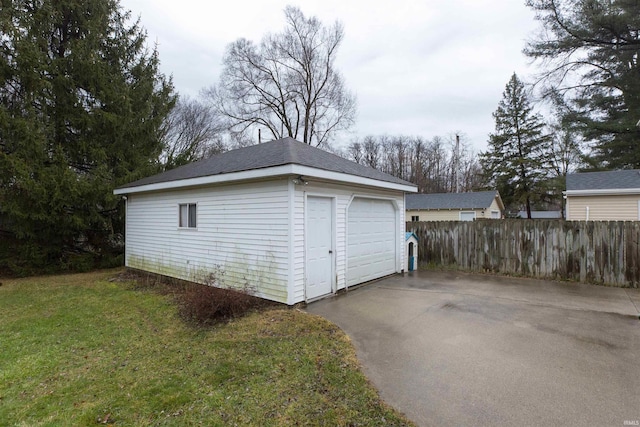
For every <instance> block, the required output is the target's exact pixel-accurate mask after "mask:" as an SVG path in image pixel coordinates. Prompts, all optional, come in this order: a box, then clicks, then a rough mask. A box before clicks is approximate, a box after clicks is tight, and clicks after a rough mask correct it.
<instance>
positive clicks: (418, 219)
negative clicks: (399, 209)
mask: <svg viewBox="0 0 640 427" xmlns="http://www.w3.org/2000/svg"><path fill="white" fill-rule="evenodd" d="M413 218H415V219H413ZM411 222H420V215H411Z"/></svg>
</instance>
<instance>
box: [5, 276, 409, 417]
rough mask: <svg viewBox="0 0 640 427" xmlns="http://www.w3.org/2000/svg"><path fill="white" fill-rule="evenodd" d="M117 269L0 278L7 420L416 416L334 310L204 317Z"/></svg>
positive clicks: (268, 310) (265, 312) (284, 310)
mask: <svg viewBox="0 0 640 427" xmlns="http://www.w3.org/2000/svg"><path fill="white" fill-rule="evenodd" d="M119 271H120V270H110V271H100V272H93V273H87V274H76V275H64V276H49V277H36V278H26V279H17V280H7V279H2V280H0V281H1V282H3V283H2V286H0V424H2V425H9V426H10V425H17V426H64V425H67V426H86V425H100V424H106V425H109V424H111V425H115V426H125V425H126V426H145V425H154V426H159V425H176V426H178V425H179V426H183V425H205V426H216V425H220V426H226V425H353V426H356V425H366V426H369V425H380V426H383V425H384V426H387V425H410V423H409V422H408V421H407V420H406V419H405V418H403V417H402V416H401V415H399V414H398V413H397V412H395V411H394V410H392V409H391V408H389V407H388V406H386V405H384V404H383V403H382V402H381V401H380V399H379V397H378V395H377V392H376V391H375V390H374V389H373V388H372V387H371V386H370V385H369V383H368V382H367V380H366V378H365V377H364V375H363V374H362V373H361V371H360V369H359V365H358V361H357V360H356V357H355V352H354V350H353V347H352V345H351V343H350V342H349V340H348V338H347V337H346V336H345V335H344V333H343V332H342V331H340V330H339V329H338V328H337V327H336V326H334V325H333V324H331V323H329V322H327V321H325V320H324V319H322V318H319V317H316V316H312V315H309V314H306V313H304V312H301V311H299V310H295V309H286V308H271V309H267V310H264V311H262V312H254V313H252V314H250V315H248V316H246V317H244V318H241V319H238V320H234V321H232V322H231V323H228V324H226V325H218V326H212V327H208V328H196V327H193V326H190V325H188V324H186V323H185V322H183V321H182V320H181V319H180V317H178V315H177V308H176V306H175V304H174V302H173V299H172V298H171V297H170V296H166V295H161V294H160V293H158V292H155V291H153V290H136V289H135V287H134V286H133V285H132V283H122V282H118V281H110V279H111V278H113V277H115V276H116V274H117V273H118V272H119Z"/></svg>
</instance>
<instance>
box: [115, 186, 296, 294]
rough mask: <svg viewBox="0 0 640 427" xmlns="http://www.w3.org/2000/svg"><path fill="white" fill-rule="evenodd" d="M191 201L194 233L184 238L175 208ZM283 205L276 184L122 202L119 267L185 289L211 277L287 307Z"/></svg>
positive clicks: (284, 195) (282, 189) (284, 190)
mask: <svg viewBox="0 0 640 427" xmlns="http://www.w3.org/2000/svg"><path fill="white" fill-rule="evenodd" d="M194 200H197V223H196V224H197V229H192V232H189V233H186V232H184V229H182V228H180V227H176V222H177V220H176V207H177V206H180V205H189V204H193V201H194ZM288 200H289V198H288V180H287V179H284V178H283V179H281V180H271V181H267V182H254V183H246V184H235V185H224V186H207V187H198V188H193V189H181V190H172V191H162V192H152V193H140V194H132V195H129V198H128V200H127V235H126V245H127V253H126V265H127V266H128V267H132V268H138V269H141V270H146V271H151V272H154V273H159V274H163V275H166V276H170V277H176V278H180V279H185V280H192V281H202V280H203V278H204V277H205V276H207V275H208V274H210V273H214V274H217V275H219V276H221V277H222V279H223V281H224V283H225V284H228V285H234V286H244V285H245V284H246V285H248V286H250V287H254V288H256V290H257V294H258V295H259V296H262V297H264V298H267V299H270V300H274V301H279V302H283V303H287V302H289V298H288V294H287V289H288V286H287V284H288V278H289V264H288V260H289V210H288V208H287V207H288ZM194 213H195V211H194Z"/></svg>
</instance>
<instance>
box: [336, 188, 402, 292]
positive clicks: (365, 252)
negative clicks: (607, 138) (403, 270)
mask: <svg viewBox="0 0 640 427" xmlns="http://www.w3.org/2000/svg"><path fill="white" fill-rule="evenodd" d="M396 228H397V223H396V211H395V209H394V207H393V204H392V202H390V201H388V200H377V199H365V198H355V199H353V201H352V202H351V205H350V206H349V211H348V223H347V286H353V285H357V284H358V283H363V282H366V281H368V280H373V279H377V278H378V277H382V276H387V275H389V274H393V273H395V272H396V250H397V246H398V245H397V239H396V232H397V230H396Z"/></svg>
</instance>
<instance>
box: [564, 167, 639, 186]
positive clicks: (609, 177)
mask: <svg viewBox="0 0 640 427" xmlns="http://www.w3.org/2000/svg"><path fill="white" fill-rule="evenodd" d="M630 188H640V170H639V169H631V170H621V171H607V172H583V173H571V174H568V175H567V191H580V190H609V189H630Z"/></svg>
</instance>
